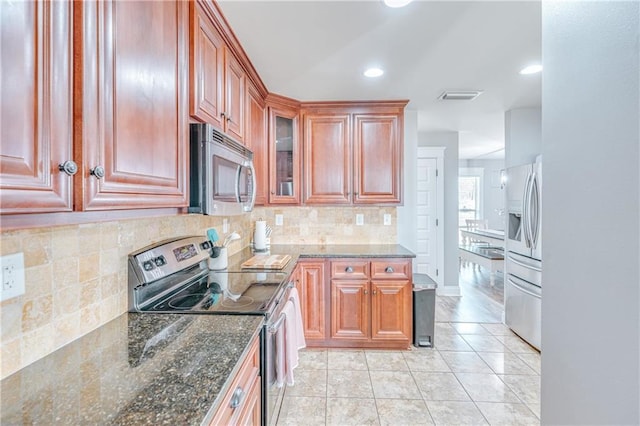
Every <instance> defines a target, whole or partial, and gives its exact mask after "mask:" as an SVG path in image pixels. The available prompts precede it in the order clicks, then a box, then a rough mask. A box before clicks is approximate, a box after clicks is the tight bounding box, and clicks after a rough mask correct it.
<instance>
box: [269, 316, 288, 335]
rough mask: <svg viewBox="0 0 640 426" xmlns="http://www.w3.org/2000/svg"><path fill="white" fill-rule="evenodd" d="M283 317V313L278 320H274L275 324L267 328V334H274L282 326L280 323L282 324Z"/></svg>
mask: <svg viewBox="0 0 640 426" xmlns="http://www.w3.org/2000/svg"><path fill="white" fill-rule="evenodd" d="M285 317H286V315H285V314H284V312H282V313H281V314H280V316H279V317H278V319H277V320H276V322H274V323H273V324H271V325H270V326H269V333H271V334H275V333H276V332H277V331H278V329H279V328H280V326H282V323H283V322H284V319H285Z"/></svg>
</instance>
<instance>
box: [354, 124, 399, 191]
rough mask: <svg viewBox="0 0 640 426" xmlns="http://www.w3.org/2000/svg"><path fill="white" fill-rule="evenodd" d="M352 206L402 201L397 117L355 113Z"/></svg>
mask: <svg viewBox="0 0 640 426" xmlns="http://www.w3.org/2000/svg"><path fill="white" fill-rule="evenodd" d="M353 120H354V158H355V161H354V170H355V173H354V179H355V181H354V187H355V191H354V203H356V204H383V203H400V202H401V201H402V155H403V150H402V147H403V144H402V126H401V123H402V120H401V117H400V116H399V115H397V114H356V115H355V116H354V117H353Z"/></svg>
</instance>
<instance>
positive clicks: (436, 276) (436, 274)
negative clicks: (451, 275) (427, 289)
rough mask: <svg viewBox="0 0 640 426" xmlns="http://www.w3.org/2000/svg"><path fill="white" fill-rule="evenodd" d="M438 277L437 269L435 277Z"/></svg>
mask: <svg viewBox="0 0 640 426" xmlns="http://www.w3.org/2000/svg"><path fill="white" fill-rule="evenodd" d="M437 276H438V269H436V277H437Z"/></svg>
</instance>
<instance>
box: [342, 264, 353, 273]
mask: <svg viewBox="0 0 640 426" xmlns="http://www.w3.org/2000/svg"><path fill="white" fill-rule="evenodd" d="M344 271H345V272H348V273H352V272H353V268H352V267H351V266H347V267H346V268H344Z"/></svg>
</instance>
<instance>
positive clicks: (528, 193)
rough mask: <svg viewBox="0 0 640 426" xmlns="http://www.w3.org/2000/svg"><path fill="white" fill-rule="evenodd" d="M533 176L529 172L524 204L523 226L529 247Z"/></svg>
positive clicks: (525, 239)
mask: <svg viewBox="0 0 640 426" xmlns="http://www.w3.org/2000/svg"><path fill="white" fill-rule="evenodd" d="M531 176H532V174H531V173H528V174H527V180H526V181H525V184H524V200H523V206H522V222H523V223H522V227H523V228H524V242H525V245H526V246H527V248H531V233H530V229H529V222H530V218H529V215H530V212H529V199H530V196H531Z"/></svg>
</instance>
